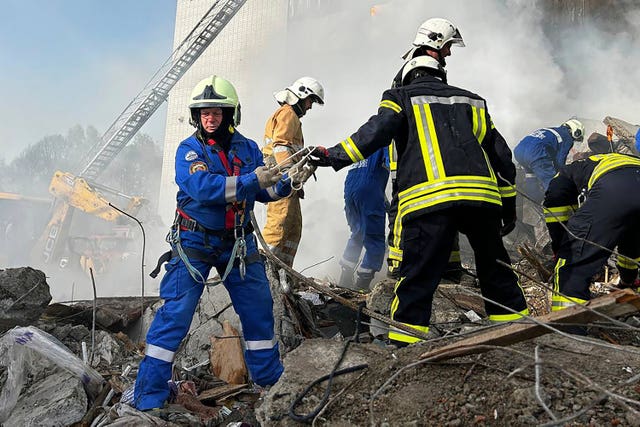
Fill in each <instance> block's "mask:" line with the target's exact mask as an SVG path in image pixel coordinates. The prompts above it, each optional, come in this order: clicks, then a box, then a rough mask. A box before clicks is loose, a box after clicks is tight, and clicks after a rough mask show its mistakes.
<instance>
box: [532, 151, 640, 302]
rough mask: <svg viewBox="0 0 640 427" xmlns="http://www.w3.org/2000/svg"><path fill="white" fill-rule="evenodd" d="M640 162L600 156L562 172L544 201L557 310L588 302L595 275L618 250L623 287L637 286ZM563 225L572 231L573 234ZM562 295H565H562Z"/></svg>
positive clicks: (575, 164)
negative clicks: (555, 260)
mask: <svg viewBox="0 0 640 427" xmlns="http://www.w3.org/2000/svg"><path fill="white" fill-rule="evenodd" d="M638 188H640V159H639V158H637V157H634V156H629V155H625V154H617V153H611V154H597V155H594V156H590V157H589V158H587V159H584V160H578V161H576V162H573V163H571V164H569V165H566V166H564V167H563V168H562V169H560V172H559V173H558V174H557V175H556V176H555V177H554V178H553V179H552V180H551V183H550V184H549V189H548V190H547V193H546V196H545V200H544V207H545V209H544V212H545V220H546V223H547V228H548V229H549V234H550V235H551V246H552V248H553V252H554V254H555V255H556V257H557V262H556V267H555V279H554V288H555V291H556V292H554V294H553V296H552V309H553V310H562V309H564V308H567V307H568V306H571V305H575V304H583V303H585V302H587V301H588V300H589V299H590V298H589V297H590V295H589V284H590V281H591V277H592V276H593V275H594V274H595V273H597V271H598V269H599V268H601V267H602V265H603V264H604V263H605V262H606V260H607V259H608V258H609V254H610V252H609V251H607V250H606V249H603V248H600V247H598V246H596V245H593V244H591V243H589V242H586V241H585V240H589V241H590V242H593V243H596V244H597V245H600V246H602V247H604V248H608V249H610V250H612V249H614V248H615V247H616V246H618V252H619V253H620V254H621V255H623V256H620V257H618V260H617V267H618V271H619V272H620V287H632V286H635V287H637V284H634V282H635V281H636V278H637V275H638V264H637V262H638V261H640V195H639V194H640V193H638ZM562 224H566V227H567V228H568V229H569V231H570V232H571V233H567V232H566V230H565V228H564V227H563V226H562ZM558 292H559V293H558Z"/></svg>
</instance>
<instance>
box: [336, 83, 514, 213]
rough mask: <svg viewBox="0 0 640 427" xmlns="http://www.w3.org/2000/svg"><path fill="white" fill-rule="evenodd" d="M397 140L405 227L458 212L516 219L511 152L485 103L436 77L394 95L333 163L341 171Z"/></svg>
mask: <svg viewBox="0 0 640 427" xmlns="http://www.w3.org/2000/svg"><path fill="white" fill-rule="evenodd" d="M392 138H393V139H394V140H395V143H396V149H397V161H398V171H397V186H398V215H399V216H400V219H401V221H402V222H403V223H404V222H406V221H407V219H412V218H415V217H418V216H420V215H423V214H425V213H428V212H433V211H435V210H440V209H444V208H448V207H452V206H486V207H492V208H495V209H498V210H499V209H500V206H501V205H503V204H504V206H505V208H506V209H505V211H509V212H513V215H515V195H516V193H515V187H514V186H513V185H512V184H511V183H514V182H515V174H516V172H515V166H514V164H513V162H512V160H511V150H510V149H509V147H508V146H507V144H506V142H505V140H504V139H503V138H502V136H501V135H500V133H499V132H498V131H497V130H496V129H495V128H494V126H493V123H492V122H491V117H490V116H489V113H488V111H487V104H486V101H485V100H484V99H483V98H481V97H480V96H478V95H476V94H474V93H471V92H469V91H467V90H464V89H460V88H457V87H454V86H449V85H447V84H445V83H443V82H442V81H440V80H439V79H437V78H435V77H431V76H425V77H421V78H418V79H415V80H413V81H412V82H411V83H410V84H408V85H405V86H400V87H396V88H392V89H389V90H386V91H385V92H384V94H383V95H382V101H381V102H380V105H379V108H378V113H377V114H376V115H374V116H372V117H371V118H370V119H369V120H368V121H367V122H366V123H365V124H364V125H362V126H361V127H360V129H358V130H357V131H356V132H355V133H354V134H352V135H351V136H350V137H349V138H347V139H346V140H344V141H342V142H340V143H339V144H337V145H336V146H334V147H332V148H330V149H329V150H328V151H329V160H330V162H331V165H332V166H333V168H334V169H336V170H338V169H341V168H343V167H345V166H347V165H349V164H351V163H355V162H358V161H360V160H362V159H364V158H366V157H368V156H370V155H371V154H373V153H374V152H375V151H376V150H378V149H379V148H381V147H384V146H386V145H389V142H390V141H391V139H392ZM498 175H499V176H501V177H502V178H504V180H503V179H501V178H500V177H499V176H498ZM508 219H515V218H508Z"/></svg>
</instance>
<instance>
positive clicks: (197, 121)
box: [134, 75, 291, 410]
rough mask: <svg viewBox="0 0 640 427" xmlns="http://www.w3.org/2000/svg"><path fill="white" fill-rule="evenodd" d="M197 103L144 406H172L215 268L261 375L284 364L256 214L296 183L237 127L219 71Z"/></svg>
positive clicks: (140, 385) (203, 85)
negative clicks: (183, 346)
mask: <svg viewBox="0 0 640 427" xmlns="http://www.w3.org/2000/svg"><path fill="white" fill-rule="evenodd" d="M189 109H190V110H191V124H192V125H193V126H194V127H196V129H197V130H196V132H195V133H194V134H193V135H191V136H190V137H189V138H187V139H185V140H184V141H182V143H180V145H179V146H178V149H177V152H176V160H175V171H176V178H175V179H176V183H177V184H178V193H177V210H176V216H175V221H174V224H173V226H172V228H171V233H170V243H171V246H172V251H171V252H168V253H167V254H165V255H164V259H162V258H161V261H162V260H164V261H168V263H167V265H166V267H165V268H166V273H165V275H164V277H163V279H162V282H161V284H160V297H161V298H163V299H164V305H163V306H162V307H161V308H160V309H159V310H158V312H157V313H156V316H155V318H154V319H153V322H152V323H151V326H150V328H149V332H148V334H147V346H146V352H145V357H144V359H143V360H142V362H141V364H140V369H139V371H138V376H137V380H136V385H135V392H134V393H135V394H134V404H135V407H136V408H137V409H139V410H148V409H152V408H158V407H162V406H163V404H164V403H165V401H166V400H167V398H168V397H169V386H168V384H167V381H168V380H170V379H171V370H172V362H173V359H174V356H175V352H176V351H177V350H178V347H179V346H180V342H181V341H182V340H183V339H184V337H185V336H186V334H187V332H188V331H189V326H190V324H191V320H192V317H193V314H194V312H195V309H196V307H197V305H198V301H199V299H200V296H201V295H202V291H203V290H204V286H206V285H205V281H206V279H207V277H208V275H209V272H210V270H211V269H212V268H215V269H216V270H217V271H218V273H219V274H220V276H221V277H222V278H223V281H224V286H225V287H226V289H227V291H228V292H229V295H230V297H231V301H232V303H233V307H234V309H235V311H236V313H237V314H238V316H239V317H240V322H241V324H242V333H243V337H244V341H245V346H246V351H245V360H246V364H247V367H248V369H249V373H250V375H251V378H252V380H253V381H254V382H255V383H256V384H258V385H261V386H266V385H271V384H274V383H275V382H276V381H277V380H278V378H279V377H280V375H281V374H282V371H283V367H282V364H281V362H280V355H279V351H278V344H277V341H276V339H275V338H274V329H273V328H274V319H273V311H272V306H273V301H272V299H271V293H270V290H269V282H268V280H267V278H266V275H265V270H264V264H263V262H262V260H261V258H260V256H259V254H258V250H257V245H256V239H255V236H254V235H253V234H252V228H251V225H250V222H249V221H250V215H249V213H250V212H251V210H252V209H253V205H254V202H255V201H259V202H269V201H272V200H277V199H279V198H282V197H285V196H287V195H288V194H289V193H290V191H291V185H290V183H289V182H288V178H287V176H286V175H284V176H282V175H281V174H280V173H279V172H277V171H276V170H275V169H268V168H266V167H265V166H264V164H263V160H262V159H263V157H262V152H261V151H260V149H259V148H258V145H257V144H256V143H255V142H254V141H252V140H250V139H247V138H246V137H244V136H243V135H241V134H240V133H239V132H238V131H237V129H236V126H237V125H238V124H239V122H240V104H239V101H238V96H237V93H236V90H235V88H234V87H233V85H232V84H231V83H230V82H229V81H227V80H225V79H223V78H221V77H219V76H215V75H214V76H211V77H208V78H206V79H204V80H202V81H201V82H200V83H198V85H196V87H195V88H194V90H193V92H192V94H191V101H190V104H189ZM158 270H159V267H158V268H157V269H156V271H155V272H154V273H155V274H157V273H158Z"/></svg>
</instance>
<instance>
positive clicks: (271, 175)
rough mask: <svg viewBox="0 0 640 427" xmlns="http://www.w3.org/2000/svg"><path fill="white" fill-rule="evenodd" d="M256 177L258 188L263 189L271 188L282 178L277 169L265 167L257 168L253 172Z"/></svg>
mask: <svg viewBox="0 0 640 427" xmlns="http://www.w3.org/2000/svg"><path fill="white" fill-rule="evenodd" d="M254 172H255V174H256V176H257V177H258V184H259V185H260V188H262V189H265V188H267V187H271V186H272V185H274V184H275V183H277V182H278V181H280V178H282V172H280V171H279V170H278V169H277V168H271V169H270V168H268V167H266V166H258V167H257V168H256V169H255V170H254Z"/></svg>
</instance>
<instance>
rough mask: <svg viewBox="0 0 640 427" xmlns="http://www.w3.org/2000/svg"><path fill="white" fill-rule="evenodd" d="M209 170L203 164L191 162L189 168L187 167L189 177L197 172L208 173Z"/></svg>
mask: <svg viewBox="0 0 640 427" xmlns="http://www.w3.org/2000/svg"><path fill="white" fill-rule="evenodd" d="M208 170H209V168H208V167H207V164H206V163H205V162H200V161H198V162H193V163H191V166H189V175H193V174H194V173H196V172H198V171H208Z"/></svg>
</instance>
